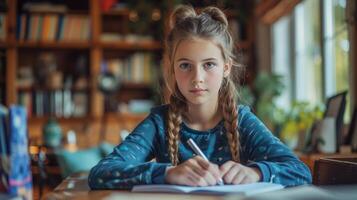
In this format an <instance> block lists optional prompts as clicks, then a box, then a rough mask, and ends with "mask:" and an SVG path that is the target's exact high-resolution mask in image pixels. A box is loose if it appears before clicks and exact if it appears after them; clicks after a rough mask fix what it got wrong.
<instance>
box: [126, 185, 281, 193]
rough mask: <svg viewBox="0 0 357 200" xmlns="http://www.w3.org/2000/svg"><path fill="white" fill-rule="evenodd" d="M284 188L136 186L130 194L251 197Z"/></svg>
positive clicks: (250, 186)
mask: <svg viewBox="0 0 357 200" xmlns="http://www.w3.org/2000/svg"><path fill="white" fill-rule="evenodd" d="M282 188H284V186H282V185H280V184H274V183H266V182H259V183H251V184H241V185H217V186H207V187H190V186H180V185H157V184H156V185H136V186H134V187H133V189H132V192H167V193H200V194H228V193H229V194H231V193H235V194H243V195H246V196H248V195H252V194H257V193H262V192H268V191H273V190H278V189H282Z"/></svg>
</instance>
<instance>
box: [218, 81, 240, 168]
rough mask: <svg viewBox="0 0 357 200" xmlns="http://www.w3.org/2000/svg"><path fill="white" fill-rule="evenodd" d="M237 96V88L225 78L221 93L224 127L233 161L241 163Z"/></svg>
mask: <svg viewBox="0 0 357 200" xmlns="http://www.w3.org/2000/svg"><path fill="white" fill-rule="evenodd" d="M235 94H236V93H235V86H234V84H233V82H232V81H231V79H229V78H224V79H223V83H222V87H221V91H220V102H222V104H221V105H222V114H223V118H224V127H225V128H226V132H227V133H226V134H227V138H228V143H229V147H230V150H231V154H232V159H233V161H236V162H239V161H240V158H239V149H240V142H239V132H238V111H237V106H236V105H237V98H236V95H235Z"/></svg>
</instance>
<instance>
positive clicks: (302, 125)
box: [280, 102, 323, 150]
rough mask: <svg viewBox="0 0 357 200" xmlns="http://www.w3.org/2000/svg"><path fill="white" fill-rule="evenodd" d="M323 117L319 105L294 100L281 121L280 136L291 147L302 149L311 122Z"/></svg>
mask: <svg viewBox="0 0 357 200" xmlns="http://www.w3.org/2000/svg"><path fill="white" fill-rule="evenodd" d="M322 117H323V109H322V107H321V106H319V105H317V106H313V105H311V104H310V103H308V102H294V103H293V104H292V107H291V109H290V111H289V112H287V113H286V119H285V121H284V123H283V126H282V129H281V132H280V138H281V139H282V140H283V141H284V143H286V144H287V145H288V146H289V147H290V148H291V149H296V150H303V148H304V146H305V141H306V136H307V134H308V132H309V130H310V128H311V127H312V124H313V123H314V122H315V121H316V120H319V119H322Z"/></svg>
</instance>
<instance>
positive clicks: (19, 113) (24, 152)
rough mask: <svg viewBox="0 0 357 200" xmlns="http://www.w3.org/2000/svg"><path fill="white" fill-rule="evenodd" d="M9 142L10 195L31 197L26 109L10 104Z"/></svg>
mask: <svg viewBox="0 0 357 200" xmlns="http://www.w3.org/2000/svg"><path fill="white" fill-rule="evenodd" d="M9 130H10V134H9V136H10V137H9V139H10V140H9V144H10V152H9V153H10V154H9V156H10V170H9V175H8V179H9V189H8V193H9V194H10V195H17V196H22V197H24V198H25V199H32V174H31V166H30V157H29V153H28V136H27V119H26V109H25V108H24V107H22V106H11V107H10V109H9Z"/></svg>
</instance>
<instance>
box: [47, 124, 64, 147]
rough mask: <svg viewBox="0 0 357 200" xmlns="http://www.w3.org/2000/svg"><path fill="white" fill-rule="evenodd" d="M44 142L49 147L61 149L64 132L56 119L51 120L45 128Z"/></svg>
mask: <svg viewBox="0 0 357 200" xmlns="http://www.w3.org/2000/svg"><path fill="white" fill-rule="evenodd" d="M42 137H43V142H44V144H45V145H46V146H48V147H53V148H55V147H59V146H60V145H61V141H62V130H61V127H60V126H59V124H58V123H57V121H56V120H55V119H54V118H50V119H49V120H48V121H47V123H46V124H45V126H44V127H43V135H42Z"/></svg>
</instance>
